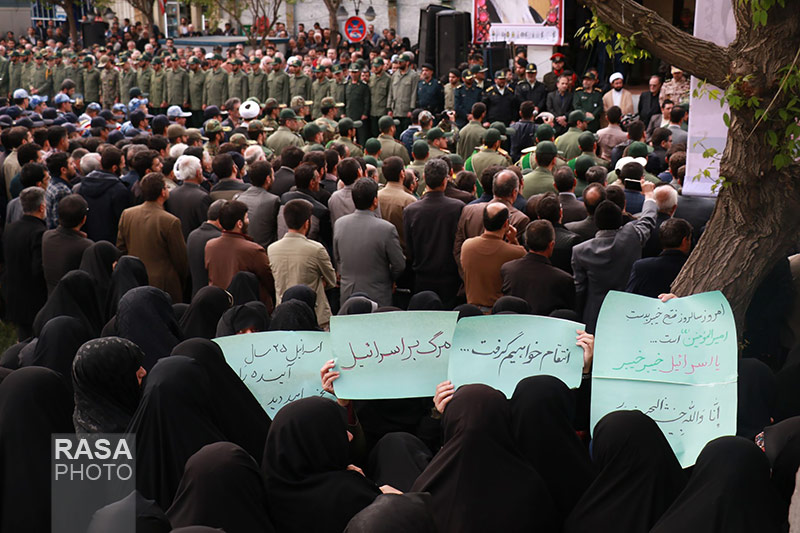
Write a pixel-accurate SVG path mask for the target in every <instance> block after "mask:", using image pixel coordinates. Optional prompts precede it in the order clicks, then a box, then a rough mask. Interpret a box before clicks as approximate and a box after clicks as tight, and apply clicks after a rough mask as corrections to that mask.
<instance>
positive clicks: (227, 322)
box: [216, 302, 269, 337]
mask: <svg viewBox="0 0 800 533" xmlns="http://www.w3.org/2000/svg"><path fill="white" fill-rule="evenodd" d="M268 328H269V313H268V312H267V306H266V305H264V303H263V302H247V303H246V304H242V305H234V306H233V307H231V308H230V309H228V310H227V311H225V312H224V313H223V314H222V318H220V319H219V322H217V335H216V336H217V337H225V336H227V335H236V334H237V333H239V332H240V331H244V330H246V329H251V330H253V332H257V331H267V329H268Z"/></svg>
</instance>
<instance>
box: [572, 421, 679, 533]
mask: <svg viewBox="0 0 800 533" xmlns="http://www.w3.org/2000/svg"><path fill="white" fill-rule="evenodd" d="M592 459H593V461H594V465H595V470H596V471H597V476H596V477H595V480H594V482H592V484H591V485H590V486H589V489H588V490H587V491H586V492H585V493H584V495H583V497H582V498H581V499H580V500H579V501H578V503H577V505H576V506H575V508H574V509H573V510H572V513H571V514H570V515H569V518H567V522H566V524H565V525H564V531H565V532H566V533H570V532H581V533H583V532H585V531H625V532H628V533H647V532H648V531H650V528H651V527H653V525H654V524H655V523H656V522H657V521H658V519H659V518H661V515H662V514H664V511H666V510H667V508H669V506H670V505H671V504H672V502H673V501H675V498H677V497H678V494H679V493H680V492H681V490H683V487H684V485H685V484H686V478H685V477H684V474H683V470H681V465H680V463H678V459H677V458H676V457H675V454H674V453H673V452H672V448H670V446H669V442H667V439H666V437H664V434H663V433H662V432H661V429H659V427H658V425H657V424H656V423H655V422H654V421H653V419H651V418H650V417H648V416H647V415H645V414H644V413H642V412H641V411H615V412H613V413H609V414H607V415H606V416H604V417H603V418H601V419H600V421H599V422H598V423H597V426H595V428H594V441H593V443H592Z"/></svg>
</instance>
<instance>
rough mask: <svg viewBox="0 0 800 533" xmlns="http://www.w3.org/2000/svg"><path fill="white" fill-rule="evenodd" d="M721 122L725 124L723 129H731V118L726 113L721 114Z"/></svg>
mask: <svg viewBox="0 0 800 533" xmlns="http://www.w3.org/2000/svg"><path fill="white" fill-rule="evenodd" d="M722 122H724V123H725V127H726V128H730V127H731V116H730V115H729V114H728V113H723V114H722Z"/></svg>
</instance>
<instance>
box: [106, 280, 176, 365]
mask: <svg viewBox="0 0 800 533" xmlns="http://www.w3.org/2000/svg"><path fill="white" fill-rule="evenodd" d="M117 333H118V335H119V336H120V337H122V338H124V339H128V340H129V341H132V342H133V343H134V344H136V345H137V346H138V347H139V348H141V349H142V352H144V361H143V363H142V366H143V367H144V368H145V370H147V371H148V372H149V371H150V369H151V368H153V365H154V364H156V361H158V360H159V359H161V358H162V357H166V356H167V355H169V352H170V350H172V349H173V348H174V347H175V345H177V344H178V343H179V342H180V341H181V340H182V334H181V328H180V326H179V325H178V321H177V320H175V315H174V314H173V313H172V301H171V300H170V297H169V294H167V293H166V292H164V291H162V290H161V289H156V288H155V287H150V286H147V287H137V288H135V289H131V290H130V291H128V292H127V293H126V294H125V296H123V297H122V299H121V300H120V302H119V310H118V311H117Z"/></svg>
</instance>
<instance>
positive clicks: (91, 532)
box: [86, 491, 172, 533]
mask: <svg viewBox="0 0 800 533" xmlns="http://www.w3.org/2000/svg"><path fill="white" fill-rule="evenodd" d="M131 516H135V517H136V533H169V532H170V531H172V526H171V525H170V523H169V519H168V518H167V515H165V514H164V511H162V510H161V508H160V507H159V506H158V505H156V502H154V501H153V500H148V499H147V498H145V497H144V496H142V495H141V494H139V491H133V492H131V493H130V494H129V495H128V496H126V497H125V498H123V499H121V500H120V501H118V502H114V503H112V504H110V505H106V506H105V507H103V508H102V509H99V510H98V511H97V512H96V513H94V516H93V517H92V522H91V523H90V524H89V529H87V530H86V533H109V532H110V531H128V530H129V529H130V525H131V524H130V517H131Z"/></svg>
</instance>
